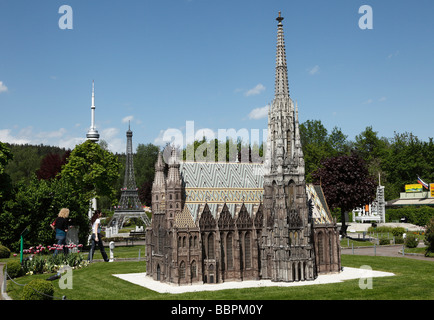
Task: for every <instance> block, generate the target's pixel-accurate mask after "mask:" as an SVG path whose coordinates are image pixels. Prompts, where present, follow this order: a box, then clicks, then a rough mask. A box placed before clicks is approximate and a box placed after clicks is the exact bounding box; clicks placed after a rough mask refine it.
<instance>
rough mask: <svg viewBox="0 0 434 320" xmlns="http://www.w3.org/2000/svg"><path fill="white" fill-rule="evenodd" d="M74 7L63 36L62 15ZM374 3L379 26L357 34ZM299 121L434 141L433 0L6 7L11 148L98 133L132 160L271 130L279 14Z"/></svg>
mask: <svg viewBox="0 0 434 320" xmlns="http://www.w3.org/2000/svg"><path fill="white" fill-rule="evenodd" d="M64 4H66V5H69V6H70V7H71V8H72V10H73V29H72V30H62V29H60V28H59V25H58V22H59V19H60V18H61V17H62V14H59V13H58V10H59V7H60V6H62V5H64ZM362 5H370V6H371V7H372V10H373V29H372V30H362V29H360V28H359V24H358V22H359V19H360V17H361V16H362V14H359V12H358V11H359V7H360V6H362ZM279 10H280V11H282V16H283V17H284V18H285V20H284V21H283V24H284V31H285V42H286V55H287V63H288V76H289V81H290V84H289V85H290V94H291V97H292V98H293V99H294V100H297V102H298V107H299V117H300V122H304V121H306V120H321V121H322V123H323V124H324V125H325V127H326V128H327V129H328V130H332V128H333V127H335V126H337V127H339V128H341V129H342V131H343V132H344V133H345V134H346V135H348V137H349V139H354V136H355V135H357V134H359V133H361V132H362V131H363V130H364V129H365V128H366V127H367V126H372V127H373V129H374V130H375V131H378V132H379V135H380V136H384V137H388V138H391V137H393V135H394V132H395V131H396V132H405V131H408V132H412V133H413V134H415V135H416V136H418V137H419V138H420V139H423V140H427V139H428V138H429V137H433V136H434V132H433V126H432V119H433V118H434V95H433V93H434V63H433V59H434V37H433V31H434V19H432V13H433V12H434V2H433V1H432V0H417V1H409V0H381V1H372V0H371V1H368V0H362V1H356V0H329V1H322V0H315V1H314V0H307V1H288V0H287V1H277V0H271V1H270V0H267V1H266V0H249V1H247V0H232V1H226V0H218V1H217V0H208V1H207V0H190V1H188V0H172V1H162V0H159V1H149V0H147V1H135V0H126V1H102V0H92V1H91V0H89V1H78V0H62V1H55V0H50V1H30V0H28V1H22V0H14V1H12V0H2V1H1V2H0V35H1V37H0V39H1V40H0V110H1V117H0V141H3V142H11V143H31V144H40V143H43V144H48V145H58V146H61V147H67V148H73V147H74V145H75V144H77V143H80V142H82V141H84V139H85V136H86V132H87V130H88V128H89V126H90V105H91V86H92V80H94V81H95V95H96V98H95V102H96V103H95V104H96V127H97V130H98V131H99V133H100V136H101V139H104V140H106V141H107V142H108V143H109V148H110V150H111V151H113V152H125V144H126V137H125V132H126V130H127V129H128V120H130V121H131V129H132V130H133V133H134V136H133V144H134V147H135V146H137V144H138V143H144V144H146V143H155V144H162V143H163V142H162V134H163V133H164V132H166V130H167V129H169V128H173V129H176V130H179V131H180V132H182V133H185V130H186V121H194V130H195V132H200V129H202V128H209V129H211V130H212V131H213V132H217V130H218V129H230V128H234V129H235V130H240V129H243V128H245V129H247V130H248V131H249V132H250V131H251V130H252V129H259V130H261V132H262V129H265V128H266V127H267V118H266V117H261V116H262V115H265V113H264V112H261V110H262V111H263V110H264V107H266V106H267V105H268V104H269V103H270V102H271V101H272V99H273V96H274V71H275V69H274V68H275V51H276V36H277V22H276V20H275V18H276V16H277V13H278V11H279Z"/></svg>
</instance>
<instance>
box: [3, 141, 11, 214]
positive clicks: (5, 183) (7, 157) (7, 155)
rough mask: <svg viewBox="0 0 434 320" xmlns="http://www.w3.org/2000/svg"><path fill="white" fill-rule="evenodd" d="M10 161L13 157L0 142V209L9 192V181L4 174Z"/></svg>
mask: <svg viewBox="0 0 434 320" xmlns="http://www.w3.org/2000/svg"><path fill="white" fill-rule="evenodd" d="M12 159H13V155H12V153H11V151H10V150H9V148H8V147H7V146H6V144H4V143H2V142H0V208H1V203H2V201H3V200H4V198H5V196H7V195H9V194H10V190H11V179H10V177H9V175H8V174H7V173H6V166H7V164H8V163H9V161H10V160H12Z"/></svg>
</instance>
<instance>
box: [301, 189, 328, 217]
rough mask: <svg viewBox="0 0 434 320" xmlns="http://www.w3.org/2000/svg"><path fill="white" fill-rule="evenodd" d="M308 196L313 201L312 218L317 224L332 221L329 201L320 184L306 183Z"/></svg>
mask: <svg viewBox="0 0 434 320" xmlns="http://www.w3.org/2000/svg"><path fill="white" fill-rule="evenodd" d="M306 190H307V195H308V198H309V199H310V200H311V201H312V206H313V208H312V209H313V210H312V218H313V220H314V222H315V224H325V223H332V222H333V220H332V217H331V214H330V210H329V207H328V205H327V201H326V199H325V196H324V193H323V191H322V188H321V186H320V185H314V184H307V185H306Z"/></svg>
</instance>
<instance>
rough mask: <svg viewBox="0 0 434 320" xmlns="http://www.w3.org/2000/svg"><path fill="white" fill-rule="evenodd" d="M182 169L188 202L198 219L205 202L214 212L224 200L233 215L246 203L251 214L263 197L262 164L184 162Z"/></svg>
mask: <svg viewBox="0 0 434 320" xmlns="http://www.w3.org/2000/svg"><path fill="white" fill-rule="evenodd" d="M179 171H180V173H181V177H182V180H183V184H184V188H185V195H186V201H185V206H187V207H188V208H189V210H190V212H191V214H192V216H193V218H194V219H195V220H196V218H197V216H198V214H199V213H200V212H201V211H202V210H203V208H204V205H205V203H207V204H208V206H209V209H210V211H211V212H212V213H213V215H214V216H215V215H216V214H217V213H218V212H220V211H221V209H222V208H223V205H224V204H225V203H226V205H227V206H228V208H229V211H230V212H231V213H232V215H234V214H235V213H236V212H238V211H239V210H240V208H241V205H242V204H243V203H244V205H245V206H246V208H247V211H248V212H249V213H250V214H251V213H252V210H254V209H255V207H257V206H258V205H259V203H260V202H261V201H262V197H263V191H264V190H263V185H264V166H263V165H262V164H258V163H230V162H224V163H219V162H181V165H180V168H179Z"/></svg>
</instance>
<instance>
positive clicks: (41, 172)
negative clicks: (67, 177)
mask: <svg viewBox="0 0 434 320" xmlns="http://www.w3.org/2000/svg"><path fill="white" fill-rule="evenodd" d="M70 154H71V151H70V150H68V151H66V152H65V154H64V155H63V156H61V155H60V154H57V153H49V154H47V155H46V156H45V157H44V158H42V160H41V166H40V167H39V169H38V171H36V176H37V177H38V179H44V180H50V179H54V178H55V177H56V176H57V175H58V174H59V173H60V171H61V170H62V166H63V165H65V164H66V162H67V160H68V157H69V155H70Z"/></svg>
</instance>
